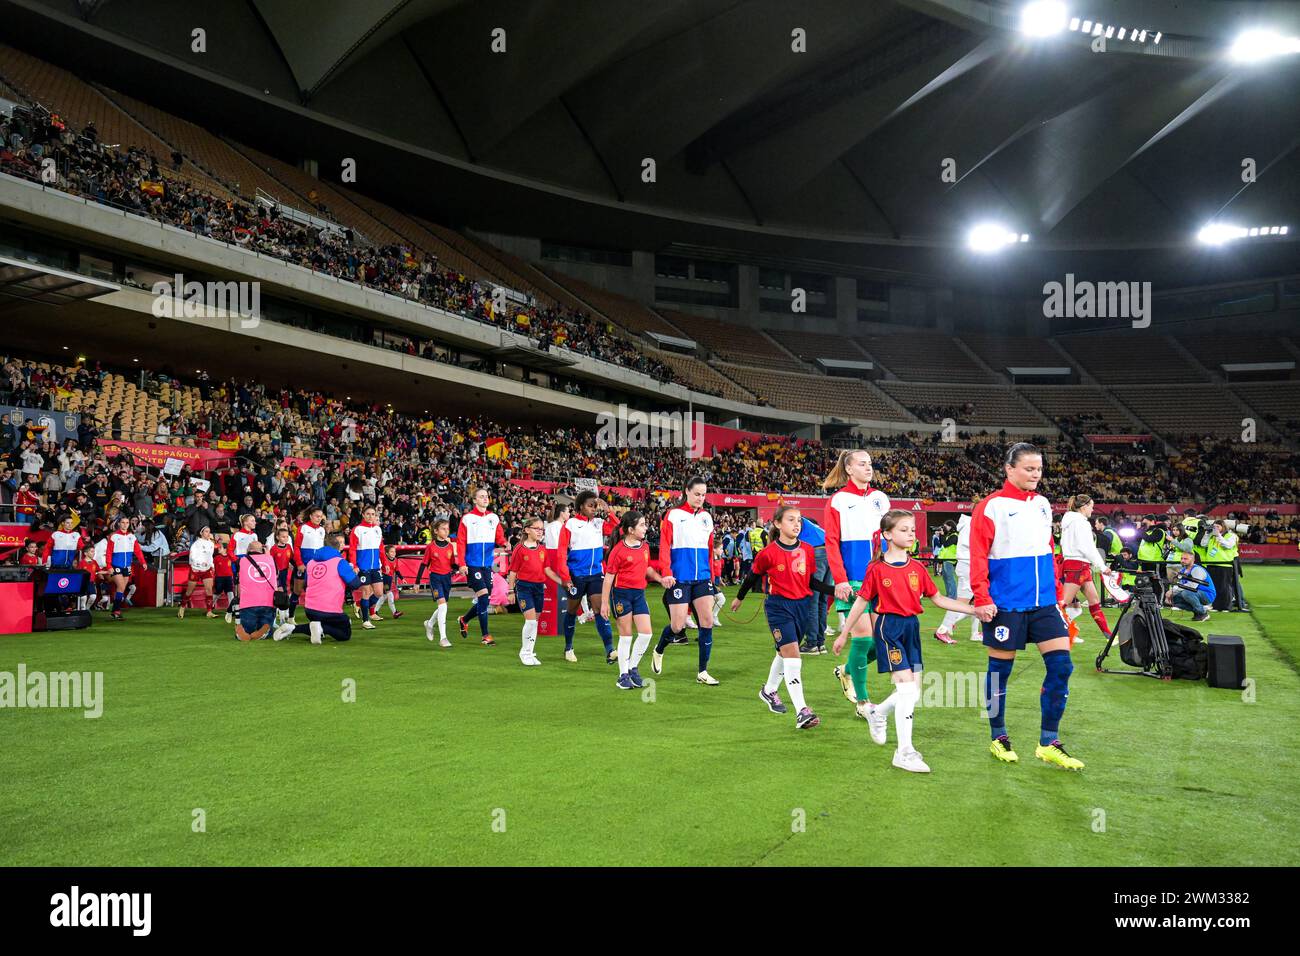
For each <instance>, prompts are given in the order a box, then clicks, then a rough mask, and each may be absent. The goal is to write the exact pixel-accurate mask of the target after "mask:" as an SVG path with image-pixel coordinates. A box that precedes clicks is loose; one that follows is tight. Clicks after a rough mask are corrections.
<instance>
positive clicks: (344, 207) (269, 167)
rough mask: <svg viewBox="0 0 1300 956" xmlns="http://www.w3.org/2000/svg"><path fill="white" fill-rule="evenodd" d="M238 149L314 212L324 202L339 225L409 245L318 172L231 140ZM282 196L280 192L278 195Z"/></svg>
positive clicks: (327, 214)
mask: <svg viewBox="0 0 1300 956" xmlns="http://www.w3.org/2000/svg"><path fill="white" fill-rule="evenodd" d="M231 145H233V146H234V148H235V149H237V150H239V151H240V152H241V153H243V154H244V155H245V156H246V157H247V158H248V159H249V160H250V161H252V162H253V163H255V164H257V165H258V166H259V167H261V168H262V169H264V170H266V171H267V172H268V173H269V174H270V175H271V176H273V177H274V178H276V179H278V180H279V181H280V182H281V183H283V184H284V186H287V187H288V188H289V189H291V190H292V191H293V192H295V193H297V195H298V196H300V197H303V198H304V199H306V200H307V201H308V205H309V210H310V211H312V212H313V213H315V214H320V209H319V206H320V204H324V206H325V213H324V215H325V218H327V219H333V220H334V221H335V222H337V223H339V224H340V225H343V226H347V227H348V228H349V229H351V230H353V231H354V232H357V233H360V234H361V235H362V236H364V237H365V238H366V239H369V240H370V241H371V242H373V243H375V244H377V245H380V246H410V245H411V243H410V241H409V240H405V239H403V238H402V237H401V236H399V235H398V234H397V233H395V232H394V231H393V230H392V229H390V228H389V227H388V226H385V225H384V224H383V223H382V222H380V221H379V220H378V219H376V218H375V217H374V216H372V215H370V214H369V213H368V212H366V211H365V210H364V209H362V208H361V207H360V206H358V205H356V204H355V203H353V202H352V201H351V200H350V199H348V197H347V195H346V194H344V193H343V192H341V191H340V190H338V189H335V188H334V187H333V186H331V185H330V184H329V183H327V182H325V181H324V180H321V179H317V178H316V177H315V176H312V175H310V174H308V173H307V172H305V171H303V170H301V169H299V168H298V167H296V166H290V165H289V164H288V163H286V162H284V161H282V160H279V159H276V158H275V157H274V156H268V155H267V154H266V153H262V152H259V151H257V150H255V149H253V148H252V147H251V146H245V145H243V144H242V143H232V144H231ZM313 193H315V194H316V196H315V207H313V206H312V194H313ZM276 198H277V199H278V198H280V197H279V196H277V197H276ZM290 204H291V205H297V201H296V200H290Z"/></svg>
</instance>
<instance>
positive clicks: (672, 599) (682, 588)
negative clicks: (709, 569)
mask: <svg viewBox="0 0 1300 956" xmlns="http://www.w3.org/2000/svg"><path fill="white" fill-rule="evenodd" d="M713 591H714V588H713V582H712V581H678V582H677V583H675V584H674V585H673V586H672V587H671V588H665V589H664V603H665V604H694V603H695V601H696V600H698V599H699V598H705V597H706V598H712V597H713Z"/></svg>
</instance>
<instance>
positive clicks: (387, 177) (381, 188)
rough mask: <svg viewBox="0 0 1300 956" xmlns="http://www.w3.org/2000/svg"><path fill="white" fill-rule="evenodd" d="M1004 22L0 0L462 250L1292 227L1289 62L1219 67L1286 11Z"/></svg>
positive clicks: (950, 16)
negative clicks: (1055, 29)
mask: <svg viewBox="0 0 1300 956" xmlns="http://www.w3.org/2000/svg"><path fill="white" fill-rule="evenodd" d="M1020 6H1021V4H1020V3H1019V2H1016V3H1011V2H1005V3H1004V2H991V0H870V2H861V0H805V2H802V3H799V4H791V3H789V2H788V0H656V2H653V3H648V2H645V0H591V2H579V0H502V2H466V0H387V2H373V3H356V2H350V0H208V2H205V3H203V4H202V5H195V4H178V3H174V2H170V0H132V2H130V3H126V2H119V0H80V2H78V0H0V18H3V19H5V20H7V21H9V22H10V23H11V24H12V25H13V26H14V27H15V28H16V30H17V35H16V36H15V37H14V38H13V39H12V40H11V42H14V43H16V44H18V45H20V46H24V47H26V48H28V49H30V50H32V52H35V53H37V54H38V55H43V56H47V57H49V58H51V59H54V60H56V61H57V62H61V63H62V64H63V65H65V66H69V67H70V68H72V69H74V70H77V71H79V72H82V73H83V74H84V73H86V72H87V71H90V72H92V73H94V74H95V76H94V78H95V79H97V80H99V81H101V82H104V83H107V84H109V85H112V86H116V87H118V88H121V89H123V90H124V91H125V92H130V93H132V94H133V95H136V96H139V97H141V98H144V99H152V100H153V101H155V102H157V103H158V104H159V105H162V106H165V107H167V108H170V109H172V110H173V111H175V112H178V113H181V114H182V115H185V116H187V117H188V118H191V119H196V120H199V121H202V122H204V123H206V124H207V125H208V126H209V127H211V128H214V129H217V130H219V131H222V132H224V133H226V134H227V135H230V136H232V137H234V138H236V139H239V138H243V139H244V140H245V141H249V140H252V141H256V142H258V143H259V144H263V145H268V144H275V143H277V142H278V143H279V144H280V145H281V147H284V146H286V145H289V146H291V148H296V149H298V150H306V151H309V153H310V155H312V156H315V157H316V158H318V159H319V161H320V169H321V171H322V174H324V175H328V174H329V173H330V172H332V171H333V170H337V169H338V168H339V165H338V164H339V161H340V159H341V157H343V156H352V157H354V158H356V159H357V160H358V177H359V182H358V187H359V188H362V189H367V190H370V191H373V192H374V193H375V194H376V195H379V196H382V197H383V198H387V199H390V200H393V199H395V198H396V197H400V196H405V197H407V204H408V205H410V204H411V199H410V197H412V196H414V197H416V199H415V202H416V203H417V204H418V205H422V206H423V207H424V211H426V212H427V213H428V214H430V215H433V216H437V217H441V218H442V220H443V221H447V222H450V223H454V224H457V225H460V224H465V225H471V226H477V227H479V228H485V229H498V230H500V231H505V232H513V233H527V234H533V235H540V236H544V237H554V238H558V239H564V238H569V239H573V240H578V239H585V240H586V241H587V242H588V243H591V244H599V243H601V242H604V243H606V244H610V245H616V246H622V247H627V248H631V247H637V248H659V247H660V246H662V245H666V244H667V243H670V242H675V241H676V242H682V241H685V242H690V243H696V244H699V245H701V246H721V247H737V246H744V247H747V248H750V249H752V250H755V251H766V252H779V251H786V252H791V253H794V254H802V255H808V256H820V257H823V258H835V259H843V258H845V256H844V254H843V245H844V244H846V243H847V244H848V246H849V247H851V249H852V253H851V254H850V255H853V254H856V255H859V256H860V255H861V253H862V247H863V245H867V246H870V247H873V249H874V252H873V255H881V256H882V258H881V259H880V260H879V261H882V262H885V263H888V262H889V261H890V258H891V257H890V255H889V249H890V247H895V248H896V249H906V248H915V247H918V246H920V247H933V246H943V245H948V244H954V243H957V242H960V241H961V239H962V237H963V236H964V234H965V232H966V229H967V227H968V226H969V225H970V224H971V223H972V222H973V221H974V220H976V219H986V218H998V219H1002V220H1004V221H1006V222H1007V223H1009V224H1010V225H1011V227H1012V228H1013V229H1017V230H1020V231H1022V232H1026V233H1029V234H1031V235H1032V236H1033V237H1034V241H1035V243H1036V244H1037V245H1038V248H1049V249H1050V248H1053V247H1063V248H1072V249H1076V250H1077V249H1088V248H1095V247H1096V246H1098V245H1104V246H1106V247H1108V248H1112V249H1113V248H1116V247H1124V246H1134V247H1159V246H1171V245H1175V244H1178V245H1181V244H1185V243H1187V242H1188V241H1189V237H1191V236H1194V235H1195V233H1196V230H1197V229H1199V228H1200V227H1201V226H1202V225H1203V224H1204V223H1205V222H1207V221H1209V220H1210V219H1212V218H1214V217H1215V216H1216V215H1220V214H1222V215H1225V216H1227V215H1230V216H1231V218H1232V219H1233V220H1234V221H1239V222H1242V223H1245V224H1252V223H1275V222H1286V223H1292V224H1297V225H1300V97H1296V96H1295V95H1294V91H1295V90H1296V89H1297V88H1300V56H1296V55H1293V56H1290V57H1283V58H1282V59H1280V60H1278V61H1275V62H1273V63H1270V64H1267V65H1264V66H1260V67H1255V68H1245V67H1241V66H1238V65H1235V64H1233V63H1231V62H1230V61H1229V60H1228V59H1227V58H1226V57H1225V52H1226V49H1227V47H1228V45H1229V44H1230V42H1231V40H1232V38H1233V37H1234V36H1235V35H1236V33H1237V32H1238V31H1239V30H1241V29H1243V28H1246V27H1250V26H1257V25H1260V24H1267V25H1269V26H1272V27H1274V28H1277V29H1280V30H1282V31H1283V32H1288V33H1290V34H1291V35H1300V5H1297V4H1293V3H1285V2H1229V0H1181V2H1179V3H1177V4H1173V3H1168V2H1160V0H1093V2H1091V3H1088V4H1084V3H1082V2H1081V3H1079V4H1068V5H1067V6H1078V7H1079V8H1080V10H1079V12H1080V13H1083V12H1090V13H1092V15H1093V16H1101V17H1102V18H1103V22H1105V23H1107V24H1112V25H1116V26H1127V27H1128V29H1130V30H1132V29H1134V28H1135V27H1141V28H1143V29H1148V30H1149V31H1151V35H1150V36H1149V37H1148V38H1147V40H1146V42H1133V41H1131V40H1127V41H1124V42H1121V41H1118V40H1112V41H1109V42H1108V45H1107V49H1106V51H1105V52H1104V53H1098V52H1094V51H1093V49H1092V47H1091V45H1090V38H1085V37H1083V36H1082V35H1081V33H1080V32H1079V31H1074V32H1066V33H1064V34H1062V35H1059V36H1054V37H1050V38H1046V39H1039V40H1034V39H1030V38H1027V37H1025V36H1024V35H1022V34H1021V33H1020V32H1019V30H1018V29H1017V16H1018V12H1019V8H1020ZM1085 6H1086V7H1088V8H1089V10H1088V11H1084V10H1083V9H1082V8H1083V7H1085ZM196 27H202V28H203V29H204V30H205V31H206V52H205V53H195V52H193V51H192V49H191V46H192V39H191V31H192V30H193V29H194V28H196ZM498 27H500V28H502V29H504V30H505V38H504V42H505V46H506V52H504V53H494V52H493V51H492V48H491V44H492V39H493V37H492V31H493V30H494V29H495V28H498ZM796 29H799V30H803V31H805V33H804V35H805V37H806V49H807V52H803V53H796V52H793V51H792V48H791V46H792V42H794V41H793V38H792V31H794V30H796ZM1156 31H1160V32H1161V33H1162V41H1161V42H1160V43H1159V44H1156V43H1154V42H1153V39H1154V33H1155V32H1156ZM280 152H281V153H282V154H283V152H284V149H283V148H281V150H280ZM646 157H652V158H654V159H655V161H656V165H657V170H656V181H655V182H654V183H646V182H643V181H642V162H643V159H644V158H646ZM1246 158H1250V159H1253V160H1254V162H1255V168H1256V170H1257V173H1258V181H1257V182H1255V183H1254V184H1253V185H1250V186H1248V187H1246V186H1244V184H1243V182H1242V178H1241V170H1242V162H1243V160H1244V159H1246ZM946 159H952V160H953V161H954V163H955V166H954V169H955V174H956V182H955V183H946V182H944V181H942V180H941V172H942V164H943V163H944V161H945V160H946ZM1292 234H1293V235H1295V234H1300V230H1296V229H1293V230H1292ZM837 244H838V245H839V246H840V249H839V251H831V250H834V249H835V247H836V246H837ZM1293 248H1294V247H1292V249H1293ZM905 259H906V257H902V258H898V259H897V260H896V261H897V262H898V263H902V262H904V261H905Z"/></svg>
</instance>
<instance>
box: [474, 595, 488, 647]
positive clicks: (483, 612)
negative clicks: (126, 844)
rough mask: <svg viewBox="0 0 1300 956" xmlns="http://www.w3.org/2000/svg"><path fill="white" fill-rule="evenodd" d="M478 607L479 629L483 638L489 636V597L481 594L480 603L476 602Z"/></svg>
mask: <svg viewBox="0 0 1300 956" xmlns="http://www.w3.org/2000/svg"><path fill="white" fill-rule="evenodd" d="M475 603H476V605H477V607H478V627H479V630H480V631H482V632H483V636H484V637H487V636H488V596H487V595H486V594H480V595H479V598H478V601H476V602H475Z"/></svg>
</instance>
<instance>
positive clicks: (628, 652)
mask: <svg viewBox="0 0 1300 956" xmlns="http://www.w3.org/2000/svg"><path fill="white" fill-rule="evenodd" d="M631 658H632V635H631V634H620V635H619V636H618V672H619V673H620V674H626V673H627V672H628V668H630V667H631V666H632V660H631Z"/></svg>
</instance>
